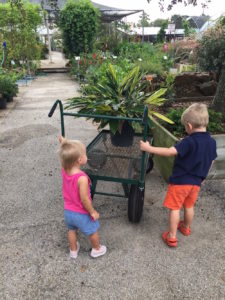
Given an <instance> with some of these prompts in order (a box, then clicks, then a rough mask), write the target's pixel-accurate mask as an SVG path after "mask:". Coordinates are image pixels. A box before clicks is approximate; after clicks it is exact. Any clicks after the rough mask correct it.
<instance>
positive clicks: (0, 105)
mask: <svg viewBox="0 0 225 300" xmlns="http://www.w3.org/2000/svg"><path fill="white" fill-rule="evenodd" d="M6 103H7V100H6V98H5V97H2V98H0V109H5V108H6Z"/></svg>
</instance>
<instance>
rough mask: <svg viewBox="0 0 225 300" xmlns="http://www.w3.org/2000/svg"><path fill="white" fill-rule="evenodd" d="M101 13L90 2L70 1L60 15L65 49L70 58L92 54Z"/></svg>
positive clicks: (81, 0) (86, 0)
mask: <svg viewBox="0 0 225 300" xmlns="http://www.w3.org/2000/svg"><path fill="white" fill-rule="evenodd" d="M98 21H99V11H98V10H97V9H96V8H95V7H94V6H93V5H92V3H91V2H90V1H89V0H78V1H72V0H70V1H69V2H68V3H67V4H66V6H65V7H64V8H63V10H62V11H61V13H60V18H59V26H60V28H61V30H62V37H63V47H64V51H65V53H66V54H67V55H68V57H70V58H71V57H73V56H74V55H79V54H80V53H82V52H83V53H88V52H92V49H93V43H94V41H95V37H96V33H97V28H98Z"/></svg>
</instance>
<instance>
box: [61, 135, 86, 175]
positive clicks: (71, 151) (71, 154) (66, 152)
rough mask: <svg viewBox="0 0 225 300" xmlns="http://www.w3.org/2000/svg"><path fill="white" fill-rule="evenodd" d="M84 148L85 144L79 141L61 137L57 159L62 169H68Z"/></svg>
mask: <svg viewBox="0 0 225 300" xmlns="http://www.w3.org/2000/svg"><path fill="white" fill-rule="evenodd" d="M84 149H85V145H84V144H83V143H81V142H80V141H78V140H67V139H65V138H63V139H62V141H61V147H60V149H59V159H60V162H61V165H62V167H63V169H65V170H70V169H71V168H72V167H73V166H74V164H75V163H76V162H77V161H78V159H79V158H80V157H81V156H82V155H83V153H84Z"/></svg>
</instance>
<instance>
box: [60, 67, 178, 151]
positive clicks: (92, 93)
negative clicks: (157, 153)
mask: <svg viewBox="0 0 225 300" xmlns="http://www.w3.org/2000/svg"><path fill="white" fill-rule="evenodd" d="M143 78H144V76H143V74H142V73H141V72H140V70H139V67H134V68H133V69H132V70H131V71H130V72H128V74H126V75H124V76H123V78H121V76H120V74H119V73H118V72H116V70H115V68H114V66H113V65H111V64H109V65H108V68H107V70H106V74H105V76H104V77H103V80H99V82H97V83H96V84H87V85H84V86H83V87H82V90H81V92H82V94H81V96H78V97H74V98H71V99H68V100H67V105H66V107H65V108H66V109H74V108H76V109H77V108H78V112H79V113H85V114H92V115H93V114H95V115H110V116H119V117H129V118H140V117H141V116H142V114H143V111H144V107H145V105H146V104H147V105H149V117H151V116H153V115H154V116H156V117H158V118H161V119H162V120H164V121H167V122H169V123H173V122H172V121H171V120H169V119H168V118H167V117H165V116H163V115H161V114H160V113H159V112H157V111H155V110H154V109H155V108H156V107H157V106H159V105H161V104H162V103H163V102H164V101H165V98H162V96H163V95H164V94H165V92H166V89H165V88H164V89H160V90H158V91H156V92H155V93H153V94H150V93H147V94H145V93H144V92H143V91H144V90H145V85H146V81H145V80H144V79H143ZM94 122H97V123H99V128H103V127H105V126H106V125H107V124H109V127H110V131H111V133H112V135H113V136H112V142H113V139H115V140H117V138H118V137H119V138H120V137H121V140H122V141H124V136H123V133H124V134H125V136H131V139H132V134H133V133H134V131H140V130H141V128H140V124H139V123H135V122H131V123H130V122H129V123H128V122H126V121H125V122H124V121H119V120H110V121H109V120H104V119H94ZM128 144H129V142H128ZM115 145H118V142H117V141H116V142H115ZM126 145H127V144H126ZM122 146H123V145H122Z"/></svg>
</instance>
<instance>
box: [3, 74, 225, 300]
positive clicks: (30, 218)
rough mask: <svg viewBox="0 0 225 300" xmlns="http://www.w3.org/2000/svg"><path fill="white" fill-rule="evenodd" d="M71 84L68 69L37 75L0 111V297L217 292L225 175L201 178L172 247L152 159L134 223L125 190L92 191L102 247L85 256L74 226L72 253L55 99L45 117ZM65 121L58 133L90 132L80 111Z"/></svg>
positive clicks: (87, 135) (220, 289)
mask: <svg viewBox="0 0 225 300" xmlns="http://www.w3.org/2000/svg"><path fill="white" fill-rule="evenodd" d="M77 90H78V84H77V83H76V82H74V81H72V80H71V79H70V77H69V76H68V75H67V74H51V75H50V74H49V75H47V76H41V77H38V78H37V79H35V80H34V81H33V82H31V83H30V85H28V86H25V87H22V88H20V94H19V97H18V99H17V102H16V105H15V106H14V108H13V109H12V110H11V111H9V112H8V113H7V116H5V117H0V207H1V209H0V241H1V242H0V278H1V280H0V299H10V300H11V299H15V300H17V299H18V300H19V299H37V300H40V299H54V300H55V299H84V300H86V299H90V298H91V299H93V300H95V299H112V300H113V299H123V300H126V299H224V298H225V285H224V280H225V273H224V268H223V265H224V240H225V230H224V228H225V226H224V202H223V201H224V200H223V199H224V191H225V188H224V187H225V184H224V181H216V182H208V183H206V184H205V187H204V188H203V191H202V192H201V195H200V199H199V203H198V204H197V207H196V218H195V222H194V224H193V235H192V236H191V237H188V238H186V237H183V236H181V235H179V236H178V238H179V247H178V248H177V249H176V250H175V251H174V249H168V248H167V247H166V245H165V244H164V243H163V242H162V240H161V233H162V232H163V230H165V228H166V227H167V221H168V212H167V211H166V210H165V209H164V208H163V207H162V202H163V197H164V195H165V192H166V188H167V184H166V183H165V182H164V181H163V179H162V178H161V176H160V175H159V173H158V171H157V170H156V169H154V170H153V171H152V172H151V173H150V174H149V175H148V176H147V178H146V195H145V205H144V211H143V217H142V220H141V222H140V223H139V224H131V223H129V221H128V218H127V201H126V200H123V199H117V198H116V199H115V198H109V197H100V196H99V197H97V196H96V199H95V201H94V206H95V207H96V209H97V210H98V211H99V212H100V224H101V228H100V237H101V241H102V243H103V244H106V246H107V248H108V252H107V254H106V255H105V256H104V257H102V258H100V259H97V260H93V259H91V258H90V257H89V249H90V244H89V242H88V240H87V239H86V238H85V237H84V236H82V235H80V236H79V241H80V244H81V249H80V253H79V256H78V258H77V260H76V261H75V262H73V261H71V259H70V258H69V255H68V245H67V237H66V228H65V225H64V219H63V201H62V191H61V174H60V166H59V162H58V154H57V149H58V148H59V144H58V136H59V134H60V114H59V109H58V108H57V109H56V111H55V113H54V115H53V117H52V118H48V112H49V110H50V108H51V107H52V105H53V103H54V101H55V100H56V99H61V100H65V99H67V98H69V97H73V96H75V95H76V94H77ZM65 125H66V126H65V129H66V136H68V137H70V138H76V139H80V140H82V141H83V142H84V143H85V144H88V143H89V142H90V141H91V140H92V139H93V138H94V137H95V136H96V134H97V129H96V127H95V126H94V125H92V123H91V122H90V121H86V120H85V119H83V118H80V119H73V118H71V117H70V118H68V119H66V118H65ZM104 184H105V188H107V189H114V190H115V191H116V192H117V189H118V187H117V186H116V185H113V184H111V183H104ZM184 274H185V277H184Z"/></svg>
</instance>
